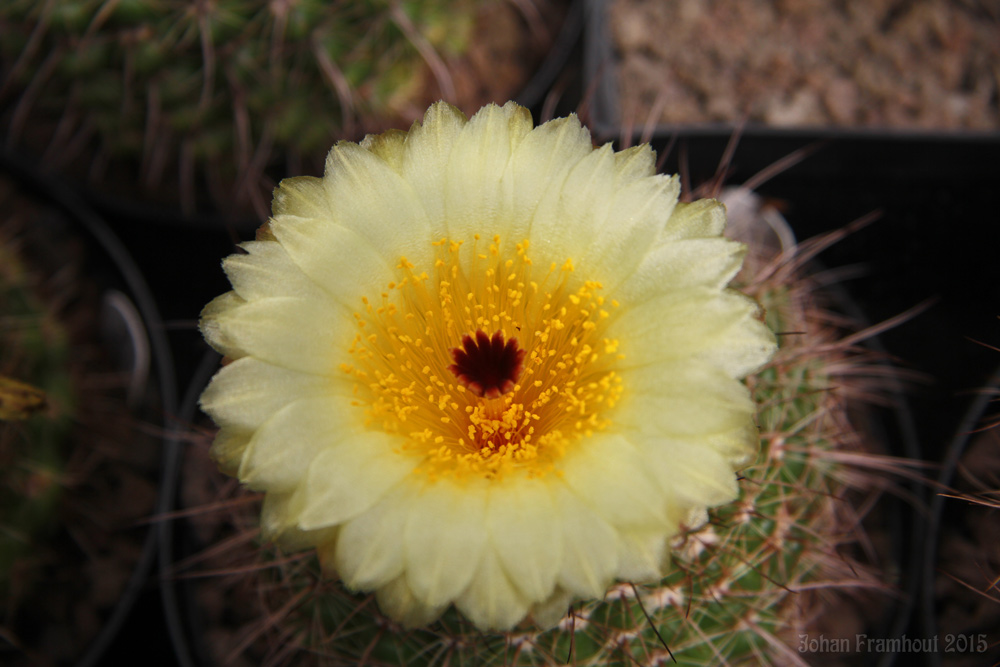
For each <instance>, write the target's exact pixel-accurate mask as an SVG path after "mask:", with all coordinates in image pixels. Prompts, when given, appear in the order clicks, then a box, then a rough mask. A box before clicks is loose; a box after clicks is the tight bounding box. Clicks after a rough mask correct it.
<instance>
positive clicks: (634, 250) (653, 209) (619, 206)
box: [580, 176, 680, 288]
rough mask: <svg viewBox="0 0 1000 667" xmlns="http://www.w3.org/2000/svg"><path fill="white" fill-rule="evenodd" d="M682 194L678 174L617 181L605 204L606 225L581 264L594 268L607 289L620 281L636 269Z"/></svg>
mask: <svg viewBox="0 0 1000 667" xmlns="http://www.w3.org/2000/svg"><path fill="white" fill-rule="evenodd" d="M679 193H680V180H679V179H678V178H677V177H668V176H649V177H647V178H644V179H641V180H638V181H633V182H631V183H628V184H624V185H622V184H616V185H615V188H614V193H613V195H612V196H610V198H609V201H608V202H607V203H606V204H605V206H607V209H608V214H607V216H606V217H605V218H603V219H602V222H603V223H604V224H603V225H601V227H600V228H599V229H598V234H597V235H596V236H595V238H594V240H593V243H592V245H591V248H590V250H589V251H588V253H587V255H586V257H585V258H583V259H582V260H581V262H580V264H581V265H582V266H588V267H593V269H592V270H593V271H594V272H595V273H597V274H598V275H599V276H600V280H601V282H602V283H603V284H605V285H606V286H607V287H608V288H610V287H611V286H612V285H616V284H618V283H619V282H620V278H621V277H625V276H627V275H629V274H631V273H632V272H633V271H634V270H635V268H636V266H637V265H638V264H639V262H640V261H641V260H642V257H643V254H644V253H645V251H646V249H647V248H649V246H650V240H651V239H653V238H655V237H656V234H657V232H658V231H659V230H660V229H661V228H662V227H663V226H664V225H665V224H666V223H667V221H668V219H669V217H670V213H671V211H672V210H673V208H674V205H675V204H676V203H677V195H678V194H679Z"/></svg>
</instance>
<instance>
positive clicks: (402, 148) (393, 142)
mask: <svg viewBox="0 0 1000 667" xmlns="http://www.w3.org/2000/svg"><path fill="white" fill-rule="evenodd" d="M406 138H407V133H406V132H404V131H402V130H386V131H385V132H382V133H381V134H369V135H368V136H367V137H365V138H364V140H363V141H362V142H361V144H360V145H361V147H362V148H364V149H365V150H366V151H368V152H370V153H372V154H373V155H375V156H376V157H378V158H379V159H381V160H382V161H383V162H385V163H386V164H387V165H389V168H391V169H392V170H393V171H395V172H396V173H402V171H403V156H404V155H405V153H406Z"/></svg>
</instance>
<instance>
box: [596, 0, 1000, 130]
mask: <svg viewBox="0 0 1000 667" xmlns="http://www.w3.org/2000/svg"><path fill="white" fill-rule="evenodd" d="M609 19H610V25H611V32H612V33H613V39H614V43H615V48H616V49H617V64H618V77H619V86H620V98H621V108H622V116H623V119H633V120H637V121H638V122H645V121H646V120H647V119H649V118H650V117H651V116H652V118H654V119H655V121H656V122H660V123H666V124H690V123H717V122H723V123H734V122H737V121H739V120H741V119H742V118H744V117H746V118H748V119H749V120H750V121H751V122H756V123H762V124H766V125H771V126H829V125H834V126H847V127H860V126H869V127H893V128H908V129H932V128H938V129H955V128H962V129H970V130H993V129H997V128H1000V101H998V97H1000V94H998V91H1000V3H998V2H996V0H970V1H968V2H953V1H951V0H840V1H834V0H747V1H746V2H734V1H732V0H729V1H727V0H705V1H701V0H679V1H678V2H661V1H659V0H614V2H612V3H611V5H610V14H609Z"/></svg>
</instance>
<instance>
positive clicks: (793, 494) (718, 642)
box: [187, 220, 898, 667]
mask: <svg viewBox="0 0 1000 667" xmlns="http://www.w3.org/2000/svg"><path fill="white" fill-rule="evenodd" d="M761 224H762V223H761V222H760V221H759V220H758V221H756V222H754V223H752V225H751V227H752V229H751V231H757V230H758V229H759V228H760V226H761ZM786 238H787V234H786ZM760 248H761V246H753V247H752V248H751V256H750V257H749V258H748V260H747V263H746V266H745V268H744V271H743V273H742V274H741V277H740V278H739V280H740V283H741V289H742V290H743V291H744V292H746V293H747V294H749V295H750V296H752V297H753V298H755V299H756V300H758V301H759V302H760V303H761V304H762V305H763V306H764V309H765V311H766V318H767V322H768V324H769V326H770V327H771V328H772V330H774V331H776V332H780V333H781V334H783V335H781V336H780V342H781V344H780V349H779V352H778V354H777V356H776V357H775V358H774V359H773V360H772V361H771V362H770V363H769V364H768V366H767V367H766V368H765V369H764V370H763V371H761V372H760V373H759V374H758V375H757V376H755V377H752V378H750V379H749V380H748V384H749V386H750V388H751V390H752V393H753V396H754V399H755V401H756V403H757V406H758V424H759V427H760V432H761V453H760V455H759V457H758V460H757V461H756V462H755V463H754V464H752V465H751V466H750V467H748V468H746V469H744V470H743V471H742V473H741V480H740V496H739V498H738V499H737V500H736V501H735V502H733V503H731V504H729V505H725V506H722V507H718V508H716V509H714V510H710V512H709V519H708V521H707V523H704V524H702V525H699V526H696V527H692V528H690V529H688V530H686V531H684V532H682V533H681V534H680V535H679V536H678V537H677V538H676V539H675V540H674V542H673V545H672V547H673V553H672V556H671V558H672V563H673V567H672V570H671V571H670V572H669V574H668V576H666V577H665V578H664V579H663V580H661V581H659V582H658V583H655V584H642V585H633V584H631V583H628V582H620V583H618V584H616V585H615V586H614V587H612V588H611V589H610V590H608V592H607V594H606V595H605V597H604V599H602V600H594V601H590V602H584V603H579V604H577V605H574V607H573V608H572V609H571V612H570V614H569V615H567V616H566V617H565V618H563V620H562V621H561V622H560V623H559V624H558V626H557V627H555V628H552V629H549V630H539V629H537V628H535V627H532V626H531V625H529V624H528V623H524V624H522V625H520V626H518V627H517V628H515V629H514V630H513V631H510V632H507V633H497V634H490V633H483V632H481V631H479V630H477V629H476V628H475V627H474V626H473V625H472V624H471V623H470V622H468V621H467V620H465V619H464V618H463V617H462V616H460V615H459V614H458V613H457V612H455V611H454V609H450V610H449V611H448V612H446V613H445V615H444V616H443V617H442V618H441V619H440V620H439V621H437V622H435V623H434V624H433V625H431V626H429V627H426V628H421V629H415V630H407V629H404V628H402V627H401V626H399V625H397V624H395V623H394V622H392V621H390V620H388V619H386V618H384V617H383V616H381V615H380V614H379V612H378V609H377V607H376V605H375V601H374V596H365V595H352V594H350V593H348V592H347V591H345V590H344V589H343V587H342V586H341V585H340V584H339V583H337V582H331V581H329V580H328V579H324V578H323V576H322V575H321V573H320V568H319V564H318V562H317V560H316V558H315V557H314V556H312V555H309V554H286V553H283V552H282V551H281V550H280V549H279V548H277V547H274V546H271V545H268V544H266V543H261V542H260V540H259V534H258V532H257V530H256V528H254V526H255V519H254V517H255V515H256V513H257V512H258V511H259V507H258V506H257V505H256V496H254V495H252V494H246V495H244V496H242V499H237V500H235V501H234V502H231V503H226V504H225V506H226V507H227V508H228V512H229V514H228V515H227V516H226V517H223V518H221V519H220V517H219V516H218V515H216V516H214V517H213V516H212V514H211V513H208V514H207V515H202V516H201V517H200V518H199V519H198V521H200V522H204V523H203V524H202V529H203V530H204V531H206V533H205V536H206V537H208V536H211V537H210V539H215V540H218V541H219V543H218V545H217V546H216V547H214V548H211V549H208V550H206V551H205V552H204V553H203V554H201V555H200V556H196V557H194V558H193V559H192V560H191V561H189V562H188V563H187V565H188V566H197V567H201V568H204V569H206V570H208V571H210V572H213V573H215V574H221V575H227V574H228V576H226V578H225V579H222V580H215V579H209V580H207V582H206V584H205V585H204V586H203V587H202V589H201V594H202V595H203V596H204V597H203V601H204V604H205V606H206V608H210V609H215V610H216V612H217V613H218V614H219V617H221V616H222V614H223V610H225V614H226V615H227V616H230V615H233V614H235V616H236V617H237V620H236V625H237V626H239V629H238V631H237V632H236V633H234V634H231V635H225V633H220V634H218V635H213V638H214V639H218V640H219V641H218V642H217V643H216V644H215V645H214V646H213V647H212V650H213V651H215V653H214V655H215V657H216V658H218V659H219V660H225V661H231V660H234V659H236V658H237V657H238V656H240V655H241V654H245V655H246V656H247V657H248V658H249V659H250V660H253V661H263V663H264V664H287V663H291V664H312V663H316V664H331V665H354V664H364V665H427V666H430V665H563V664H568V665H621V666H623V667H624V666H625V665H632V664H640V665H659V664H672V662H673V659H676V661H677V662H678V663H680V664H684V665H698V664H761V663H768V662H772V663H780V664H802V663H803V662H804V661H806V660H807V659H808V655H804V654H802V653H800V652H799V650H798V648H799V647H798V641H799V639H798V637H799V635H800V634H802V633H808V632H810V631H813V630H815V629H816V628H818V627H822V626H821V625H820V623H821V622H822V620H821V619H819V618H818V617H820V616H821V614H822V608H824V607H826V606H828V605H829V604H830V602H831V601H832V600H835V599H839V598H841V597H842V596H844V594H845V593H852V592H853V593H861V592H865V591H873V592H875V593H878V592H879V591H884V590H886V589H888V588H891V587H892V585H893V582H894V579H895V578H896V577H897V576H898V573H896V572H893V571H880V570H879V569H878V566H877V565H876V564H875V563H872V562H869V560H868V559H866V558H865V557H863V556H861V555H860V554H859V553H858V551H859V549H858V548H857V542H858V541H859V538H860V535H861V534H862V530H861V527H860V522H861V518H862V516H863V514H864V509H862V508H863V507H866V506H870V504H871V503H874V501H875V499H877V497H878V495H879V493H880V490H881V488H882V487H883V486H884V483H883V482H882V481H880V479H879V478H878V477H876V476H875V475H872V474H871V473H870V472H869V471H870V470H873V469H875V468H877V467H879V466H882V467H883V468H884V467H886V466H888V467H889V468H892V467H893V466H894V465H896V464H895V463H892V462H888V461H887V460H885V459H879V458H878V457H877V456H874V455H873V454H871V453H870V450H869V449H868V448H869V447H870V445H871V443H868V442H866V441H865V436H864V435H863V433H861V432H859V430H858V429H857V428H856V427H855V426H854V425H853V424H852V421H853V419H854V416H855V409H856V408H857V407H858V405H860V404H862V403H863V402H864V400H865V398H866V396H867V395H869V394H870V392H871V391H872V390H873V387H872V386H871V384H870V381H871V380H872V378H876V377H878V376H879V375H880V373H881V371H882V370H884V369H880V368H876V367H873V366H872V363H873V359H872V357H871V356H870V355H868V354H867V353H864V352H862V351H859V349H858V348H857V347H856V346H855V344H856V342H857V340H858V336H846V335H845V334H844V331H843V328H842V324H843V322H842V320H841V319H839V318H838V317H837V316H834V315H832V314H831V313H830V312H828V311H827V310H825V309H824V304H823V295H822V292H821V290H819V289H818V288H817V286H816V285H815V284H814V283H813V282H812V281H811V280H810V279H809V278H808V277H807V276H806V275H805V274H804V268H803V265H804V263H805V262H806V260H808V258H809V257H810V256H811V253H812V252H814V251H816V250H817V249H818V248H819V244H814V245H813V246H812V250H810V249H809V248H808V247H807V248H806V249H805V250H802V251H801V252H799V253H798V254H797V251H796V248H794V247H789V248H786V249H785V251H784V252H783V253H780V254H779V253H777V252H772V253H771V254H768V253H767V251H762V250H760ZM755 250H757V251H758V252H757V254H754V251H755ZM205 463H206V465H208V464H207V461H205ZM208 484H209V485H211V486H213V487H214V488H221V489H224V490H225V492H226V493H229V492H231V491H232V489H233V487H232V485H231V484H229V485H226V484H224V483H222V482H220V481H218V480H215V481H214V482H208ZM227 523H228V524H229V525H228V527H227V526H226V524H227ZM233 526H237V527H242V528H239V529H237V530H236V531H235V532H233V530H232V527H233ZM248 544H256V545H257V547H259V548H257V547H255V548H251V549H248V548H247V547H248ZM223 581H224V582H226V583H225V590H226V595H227V597H226V599H225V602H223V603H221V604H220V599H219V597H218V593H219V591H218V588H217V587H220V586H222V582H223ZM230 618H231V616H230ZM817 632H818V631H817ZM227 664H228V663H227Z"/></svg>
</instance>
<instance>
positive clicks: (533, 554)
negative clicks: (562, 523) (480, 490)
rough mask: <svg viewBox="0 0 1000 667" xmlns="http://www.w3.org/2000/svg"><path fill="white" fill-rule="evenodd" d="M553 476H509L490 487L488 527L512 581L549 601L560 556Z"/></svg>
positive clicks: (533, 597)
mask: <svg viewBox="0 0 1000 667" xmlns="http://www.w3.org/2000/svg"><path fill="white" fill-rule="evenodd" d="M550 483H551V482H550V480H547V479H511V480H506V481H505V482H504V483H503V484H498V485H497V488H495V489H492V490H491V492H490V499H489V507H488V510H487V518H486V521H487V529H488V530H489V534H490V541H491V543H492V545H493V549H494V550H495V551H496V553H497V556H498V557H499V558H500V563H501V564H502V565H503V568H504V570H506V572H507V574H508V576H509V577H510V580H511V581H512V582H513V583H514V585H515V586H516V587H517V588H518V590H519V591H520V592H521V593H522V594H523V595H524V596H525V597H526V598H527V599H529V600H531V601H533V602H538V601H540V600H545V599H546V598H548V597H549V596H550V595H552V591H553V589H554V587H555V582H556V575H557V574H558V572H559V563H560V562H561V561H562V535H561V534H560V532H559V516H558V514H557V513H556V509H555V505H554V503H553V500H552V493H551V489H550Z"/></svg>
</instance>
